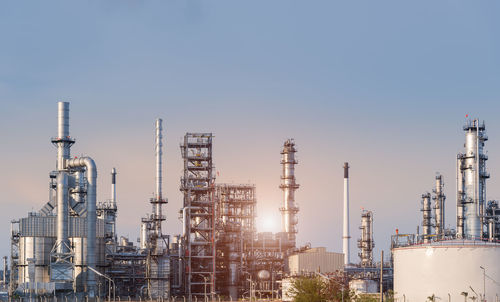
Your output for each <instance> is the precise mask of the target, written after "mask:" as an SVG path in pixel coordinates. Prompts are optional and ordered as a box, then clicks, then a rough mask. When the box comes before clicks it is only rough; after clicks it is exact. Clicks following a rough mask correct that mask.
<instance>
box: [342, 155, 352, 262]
mask: <svg viewBox="0 0 500 302" xmlns="http://www.w3.org/2000/svg"><path fill="white" fill-rule="evenodd" d="M350 238H351V236H350V235H349V163H344V231H343V236H342V246H343V248H342V251H343V252H344V265H345V266H347V265H349V263H350V262H351V260H350V255H349V252H350V248H349V241H350Z"/></svg>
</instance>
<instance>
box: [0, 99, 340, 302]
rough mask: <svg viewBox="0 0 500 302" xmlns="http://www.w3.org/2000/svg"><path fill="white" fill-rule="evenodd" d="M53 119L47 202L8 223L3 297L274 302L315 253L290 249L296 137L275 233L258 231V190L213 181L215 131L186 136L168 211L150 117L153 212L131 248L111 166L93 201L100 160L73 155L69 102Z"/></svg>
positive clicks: (286, 151)
mask: <svg viewBox="0 0 500 302" xmlns="http://www.w3.org/2000/svg"><path fill="white" fill-rule="evenodd" d="M57 112H58V118H57V131H58V132H57V136H55V137H53V138H52V139H51V142H52V143H53V144H54V145H55V146H56V147H57V164H56V167H55V170H54V171H51V172H50V173H49V200H48V202H47V203H46V204H44V205H41V207H40V210H39V211H36V212H30V213H28V215H27V217H23V218H18V219H14V220H12V223H11V255H10V264H9V268H7V264H5V269H4V280H5V281H4V283H5V284H8V291H9V296H10V297H21V298H22V297H30V298H33V297H66V299H68V298H70V299H76V300H78V299H80V300H81V299H87V300H88V299H90V300H95V299H109V300H112V299H113V300H114V299H120V298H125V297H127V298H128V299H134V300H139V299H154V300H164V299H171V298H172V299H174V298H179V299H186V300H185V301H198V300H199V299H206V300H211V301H212V300H214V301H215V300H216V299H220V298H222V299H227V300H238V299H242V298H246V299H256V298H259V299H263V298H267V299H279V298H281V297H282V283H283V280H284V279H286V278H287V277H289V276H290V273H289V272H290V268H292V269H294V270H295V272H296V274H300V273H301V272H302V271H303V268H302V267H303V266H304V263H303V262H304V260H303V257H301V258H300V259H301V260H299V258H297V259H296V260H293V258H292V256H296V257H299V254H301V253H302V254H303V253H306V252H308V255H313V254H314V253H312V251H314V249H311V247H310V246H305V247H297V244H296V234H297V232H298V227H297V225H298V212H299V207H298V206H297V204H296V201H295V191H296V190H297V189H298V188H299V184H298V183H297V181H296V178H295V165H296V164H297V163H298V162H297V160H296V157H295V153H296V152H297V148H296V145H295V142H294V140H293V139H287V140H286V141H285V142H284V144H283V148H282V150H281V166H282V174H281V185H280V186H279V189H281V190H282V193H283V201H282V207H281V208H280V209H279V211H280V212H281V217H282V223H281V226H282V231H281V232H279V233H268V232H264V233H258V232H257V231H256V227H255V219H256V203H257V199H256V187H255V185H253V184H232V183H231V184H225V183H217V182H216V177H215V176H216V174H215V173H214V171H215V167H214V163H213V153H212V150H213V137H214V136H213V134H212V133H186V135H185V136H184V140H183V142H182V143H181V145H180V151H181V152H180V156H181V157H182V159H183V161H184V171H183V175H182V177H181V182H180V191H181V192H182V194H183V196H184V201H183V207H182V208H181V209H175V210H173V209H169V210H167V209H166V205H167V202H168V201H167V199H166V198H165V194H164V193H163V191H162V187H163V168H162V167H163V146H164V143H163V142H164V138H163V124H162V120H161V119H157V120H156V122H155V127H154V134H155V159H156V169H155V193H154V196H152V198H151V199H150V200H149V203H150V204H151V212H150V213H148V214H147V215H145V216H144V217H143V218H142V219H141V220H140V221H138V222H137V223H138V227H140V240H139V244H138V245H135V244H134V242H133V241H131V240H129V239H128V238H126V237H123V236H118V233H117V229H118V228H119V226H117V224H116V217H117V212H118V207H117V200H116V180H117V171H116V169H114V168H113V169H112V171H111V174H110V182H111V194H110V195H111V198H110V199H108V200H97V194H96V192H97V176H98V173H97V171H98V163H96V162H95V161H94V160H93V159H92V158H91V157H88V156H85V157H77V156H72V155H71V146H72V145H73V144H74V143H75V140H74V138H73V137H71V136H70V123H69V103H67V102H59V103H58V111H57ZM277 189H278V188H277ZM144 207H145V208H146V204H144ZM177 215H180V216H181V217H182V233H181V234H176V235H175V234H174V235H170V234H168V233H167V230H165V229H164V228H163V227H162V222H163V221H165V220H166V219H168V217H176V216H177ZM317 251H318V249H317ZM319 251H320V252H321V251H322V252H323V253H322V255H323V254H324V256H323V257H322V258H325V259H326V258H329V257H330V258H331V256H333V257H334V258H335V259H336V261H337V262H335V265H333V266H331V267H330V270H341V269H342V260H343V259H342V258H343V256H342V254H336V253H329V254H327V253H325V251H324V250H321V249H319ZM339 257H340V258H339ZM339 259H340V260H339ZM4 260H5V258H4ZM294 261H295V262H294ZM321 261H322V260H320V264H321ZM314 269H315V268H314ZM314 269H313V270H314ZM7 272H8V273H9V277H8V282H7V277H6V275H5V274H7ZM183 301H184V300H183Z"/></svg>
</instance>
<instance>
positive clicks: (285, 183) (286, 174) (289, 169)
mask: <svg viewBox="0 0 500 302" xmlns="http://www.w3.org/2000/svg"><path fill="white" fill-rule="evenodd" d="M296 152H297V149H295V142H294V140H293V139H288V140H286V141H285V143H284V145H283V150H282V151H281V165H282V167H283V171H282V176H281V185H280V188H281V189H282V190H283V206H282V207H281V208H280V211H281V229H282V232H284V233H286V234H287V237H288V238H287V239H288V242H287V246H288V247H292V248H293V247H295V236H296V233H297V223H298V219H297V213H298V212H299V208H298V207H297V206H296V204H295V190H297V189H298V188H299V185H298V184H297V183H296V182H295V165H296V164H297V163H298V162H297V160H296V159H295V153H296Z"/></svg>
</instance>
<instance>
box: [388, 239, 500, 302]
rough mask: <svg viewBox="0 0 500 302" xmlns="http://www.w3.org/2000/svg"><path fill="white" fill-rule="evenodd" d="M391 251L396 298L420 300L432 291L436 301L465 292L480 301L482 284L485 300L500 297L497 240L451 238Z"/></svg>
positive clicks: (453, 298)
mask: <svg viewBox="0 0 500 302" xmlns="http://www.w3.org/2000/svg"><path fill="white" fill-rule="evenodd" d="M393 253H394V295H395V298H396V301H405V302H422V301H427V300H428V297H431V296H433V295H434V296H435V298H436V300H435V301H449V300H450V299H451V301H463V300H464V298H465V297H464V295H465V293H466V294H467V295H468V297H469V298H472V297H477V299H476V300H477V301H480V300H481V298H482V296H483V294H484V285H485V287H486V301H497V300H496V299H497V295H498V296H499V297H500V286H499V285H498V284H500V244H495V243H488V242H483V241H463V240H450V241H441V242H435V243H429V244H423V245H413V246H407V247H401V248H395V249H393ZM481 267H483V268H484V269H485V271H484V270H483V269H482V268H481ZM484 272H486V276H485V275H484ZM483 282H484V283H483ZM472 289H473V290H472ZM474 291H475V293H474Z"/></svg>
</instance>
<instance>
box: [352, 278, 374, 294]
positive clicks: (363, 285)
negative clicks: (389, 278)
mask: <svg viewBox="0 0 500 302" xmlns="http://www.w3.org/2000/svg"><path fill="white" fill-rule="evenodd" d="M349 289H350V290H352V291H354V294H355V295H359V294H374V293H377V292H378V282H377V281H375V280H371V279H354V280H351V281H350V282H349Z"/></svg>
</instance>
